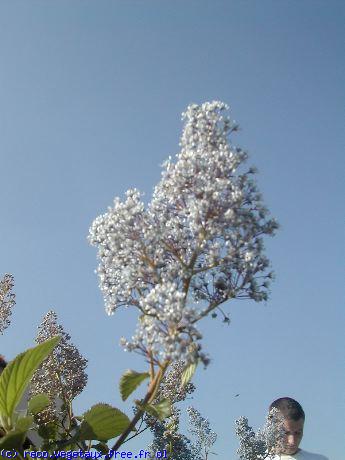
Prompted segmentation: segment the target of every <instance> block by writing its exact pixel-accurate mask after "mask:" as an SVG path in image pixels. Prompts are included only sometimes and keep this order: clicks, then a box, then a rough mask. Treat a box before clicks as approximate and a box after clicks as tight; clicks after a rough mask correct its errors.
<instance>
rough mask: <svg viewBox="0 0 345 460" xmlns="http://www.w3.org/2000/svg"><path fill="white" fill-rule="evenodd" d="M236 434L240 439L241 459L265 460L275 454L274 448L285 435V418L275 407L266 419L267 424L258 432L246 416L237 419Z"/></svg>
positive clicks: (238, 451)
mask: <svg viewBox="0 0 345 460" xmlns="http://www.w3.org/2000/svg"><path fill="white" fill-rule="evenodd" d="M236 434H237V436H238V437H239V440H240V447H239V448H238V450H237V453H238V455H239V457H240V460H264V459H267V458H270V457H272V456H274V449H275V447H277V446H278V445H279V444H280V442H281V441H282V439H283V438H284V435H285V430H284V418H283V416H282V415H281V413H280V412H279V411H278V410H277V409H275V408H273V409H272V410H271V411H270V412H269V414H268V416H267V419H266V422H265V425H264V427H263V428H262V429H261V430H258V432H257V433H255V432H254V430H253V429H252V428H251V427H250V426H249V425H248V419H247V418H246V417H240V418H239V419H238V420H236Z"/></svg>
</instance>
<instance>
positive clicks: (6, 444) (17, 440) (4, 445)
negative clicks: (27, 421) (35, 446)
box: [0, 431, 26, 451]
mask: <svg viewBox="0 0 345 460" xmlns="http://www.w3.org/2000/svg"><path fill="white" fill-rule="evenodd" d="M25 435H26V431H10V432H9V433H7V434H6V435H5V436H4V437H2V438H1V439H0V449H5V450H12V449H16V450H17V451H19V450H21V448H22V445H23V444H24V441H25Z"/></svg>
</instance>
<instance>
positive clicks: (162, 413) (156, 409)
mask: <svg viewBox="0 0 345 460" xmlns="http://www.w3.org/2000/svg"><path fill="white" fill-rule="evenodd" d="M135 403H136V405H137V406H138V407H139V409H141V410H144V411H145V412H147V413H148V414H150V415H152V416H153V417H155V418H158V420H160V421H162V420H164V419H165V418H167V417H170V415H171V402H170V400H169V399H167V398H165V399H162V400H161V401H160V402H159V403H158V404H143V403H142V402H141V401H135Z"/></svg>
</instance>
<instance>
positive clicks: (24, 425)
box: [15, 415, 34, 432]
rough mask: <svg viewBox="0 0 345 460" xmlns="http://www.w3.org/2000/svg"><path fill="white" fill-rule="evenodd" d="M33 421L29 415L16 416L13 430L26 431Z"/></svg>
mask: <svg viewBox="0 0 345 460" xmlns="http://www.w3.org/2000/svg"><path fill="white" fill-rule="evenodd" d="M33 421H34V419H33V417H32V416H31V415H28V416H27V417H20V418H18V420H17V421H16V427H15V431H25V432H26V431H28V430H29V429H30V428H31V427H32V424H33Z"/></svg>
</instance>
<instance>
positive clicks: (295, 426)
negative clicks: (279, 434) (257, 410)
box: [269, 397, 305, 455]
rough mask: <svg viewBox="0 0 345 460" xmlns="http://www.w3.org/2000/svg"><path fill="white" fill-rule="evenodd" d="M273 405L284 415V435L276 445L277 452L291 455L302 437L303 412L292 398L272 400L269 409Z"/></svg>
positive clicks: (295, 450)
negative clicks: (279, 443)
mask: <svg viewBox="0 0 345 460" xmlns="http://www.w3.org/2000/svg"><path fill="white" fill-rule="evenodd" d="M273 407H275V408H276V409H278V410H279V412H280V413H281V414H282V416H283V417H284V429H285V437H284V439H283V441H282V444H281V445H280V446H279V447H278V450H279V452H278V453H280V454H289V455H293V454H295V453H296V452H297V451H298V446H299V445H300V442H301V440H302V437H303V426H304V420H305V414H304V411H303V409H302V406H301V405H300V404H299V403H298V402H297V401H295V400H294V399H292V398H288V397H285V398H279V399H276V400H275V401H273V403H272V404H271V405H270V407H269V410H271V409H272V408H273Z"/></svg>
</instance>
